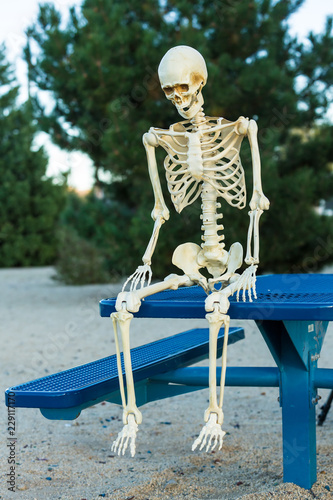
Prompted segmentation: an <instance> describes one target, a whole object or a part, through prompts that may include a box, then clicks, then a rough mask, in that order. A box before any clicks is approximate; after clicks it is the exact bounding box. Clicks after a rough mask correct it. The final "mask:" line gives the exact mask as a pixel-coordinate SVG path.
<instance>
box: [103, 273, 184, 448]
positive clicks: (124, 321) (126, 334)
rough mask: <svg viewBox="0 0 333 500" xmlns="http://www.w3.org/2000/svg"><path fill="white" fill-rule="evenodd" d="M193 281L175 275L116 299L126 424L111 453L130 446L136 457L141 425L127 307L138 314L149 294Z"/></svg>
mask: <svg viewBox="0 0 333 500" xmlns="http://www.w3.org/2000/svg"><path fill="white" fill-rule="evenodd" d="M190 282H191V280H190V279H189V278H188V277H187V276H185V275H184V276H177V275H174V276H173V277H171V278H170V279H168V280H166V281H163V282H162V283H156V284H155V285H151V286H149V287H146V288H142V289H141V290H138V291H135V292H120V294H119V295H118V298H117V303H116V308H117V312H116V313H113V314H112V315H111V318H112V322H113V327H114V332H115V342H116V352H117V368H118V377H119V387H120V395H121V399H122V404H123V423H124V427H123V429H122V431H121V432H120V433H119V434H118V436H117V438H116V440H115V441H114V442H113V444H112V448H111V449H112V451H114V452H116V453H118V455H120V454H123V455H124V453H125V451H126V449H127V447H128V446H129V447H130V453H131V455H132V456H134V455H135V440H136V434H137V431H138V424H140V423H141V422H142V415H141V412H140V411H139V409H138V407H137V406H136V399H135V389H134V380H133V372H132V362H131V353H130V323H131V320H132V318H133V314H131V313H130V312H129V311H128V310H127V309H128V305H130V307H132V308H133V310H134V311H138V310H139V307H140V300H141V299H143V298H144V297H147V296H148V295H153V294H154V293H157V292H160V291H162V290H167V289H177V288H178V287H179V286H181V285H186V284H189V283H190ZM118 328H119V331H120V335H121V339H122V346H123V353H124V365H125V374H126V389H127V401H126V397H125V390H124V381H123V375H122V368H121V358H120V347H119V338H118Z"/></svg>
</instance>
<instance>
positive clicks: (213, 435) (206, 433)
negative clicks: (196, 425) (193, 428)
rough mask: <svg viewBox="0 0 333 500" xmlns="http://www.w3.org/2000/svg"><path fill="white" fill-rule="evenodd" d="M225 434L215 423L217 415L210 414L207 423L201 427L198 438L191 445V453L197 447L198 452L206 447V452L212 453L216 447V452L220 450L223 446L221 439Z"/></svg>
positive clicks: (219, 425)
mask: <svg viewBox="0 0 333 500" xmlns="http://www.w3.org/2000/svg"><path fill="white" fill-rule="evenodd" d="M224 435H225V432H224V431H223V430H222V426H221V424H219V423H217V414H216V413H211V414H210V416H209V420H208V422H207V423H206V424H205V425H204V426H203V428H202V430H201V432H200V434H199V437H198V438H197V439H196V440H195V441H194V443H193V445H192V451H194V450H195V449H196V448H197V447H198V446H199V445H200V448H199V450H202V449H203V448H204V447H205V446H206V443H207V440H208V438H209V441H208V443H207V446H206V450H205V451H206V452H208V451H213V450H214V449H215V448H216V447H217V446H218V448H217V449H218V450H221V448H222V445H223V437H224Z"/></svg>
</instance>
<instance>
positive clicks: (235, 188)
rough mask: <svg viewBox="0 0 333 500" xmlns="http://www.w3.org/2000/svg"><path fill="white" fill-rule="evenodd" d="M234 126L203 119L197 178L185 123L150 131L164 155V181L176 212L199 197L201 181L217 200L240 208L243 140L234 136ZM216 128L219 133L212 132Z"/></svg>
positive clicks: (190, 129) (242, 203) (189, 126)
mask: <svg viewBox="0 0 333 500" xmlns="http://www.w3.org/2000/svg"><path fill="white" fill-rule="evenodd" d="M238 124H239V120H237V121H235V122H229V121H227V120H225V119H223V118H208V117H206V123H205V128H206V130H204V131H201V133H202V132H203V135H202V137H201V139H200V149H201V151H200V149H199V154H200V153H201V159H200V160H201V165H200V166H201V169H202V173H201V175H198V173H197V172H196V171H195V170H194V168H193V165H192V164H191V162H192V163H193V161H194V157H195V162H196V166H197V165H198V151H197V149H196V148H195V147H194V146H191V147H189V138H188V133H191V132H192V134H194V133H195V131H193V125H192V124H191V123H190V122H189V121H184V122H181V123H176V124H174V125H171V127H170V129H169V131H166V130H161V129H152V131H153V132H154V133H155V134H156V136H157V138H158V142H159V144H160V145H161V146H162V147H163V148H164V150H165V151H166V152H167V156H166V158H165V160H164V168H165V172H166V179H167V183H168V189H169V192H170V195H171V199H172V202H173V204H174V206H175V208H176V210H177V211H178V212H181V211H182V210H183V209H184V208H185V207H186V206H188V205H190V204H192V203H193V202H194V201H195V200H196V199H197V198H198V197H199V196H200V194H201V191H202V182H203V181H205V182H208V183H209V184H210V185H211V186H212V187H213V188H214V189H215V190H216V192H217V193H218V194H217V196H218V197H221V198H224V199H225V200H226V201H227V202H228V203H229V205H231V206H234V207H237V208H240V209H241V208H244V206H245V204H246V188H245V178H244V170H243V167H242V164H241V160H240V155H239V151H240V146H241V142H242V139H243V136H241V135H238V134H237V133H236V127H237V125H238ZM217 127H218V128H219V130H216V128H217ZM168 132H169V134H168ZM170 132H171V133H174V132H176V133H177V136H176V137H175V136H172V135H170ZM186 134H187V136H186ZM194 149H195V152H194ZM194 153H195V154H194ZM200 160H199V163H200ZM195 172H196V173H195Z"/></svg>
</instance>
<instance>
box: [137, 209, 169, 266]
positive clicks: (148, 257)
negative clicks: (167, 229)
mask: <svg viewBox="0 0 333 500" xmlns="http://www.w3.org/2000/svg"><path fill="white" fill-rule="evenodd" d="M164 222H165V220H164V219H163V217H157V219H156V220H155V224H154V229H153V234H152V235H151V238H150V240H149V243H148V245H147V248H146V251H145V253H144V256H143V257H142V262H143V263H144V264H148V266H150V265H151V258H152V255H153V253H154V250H155V247H156V243H157V240H158V235H159V232H160V228H161V226H162V224H164Z"/></svg>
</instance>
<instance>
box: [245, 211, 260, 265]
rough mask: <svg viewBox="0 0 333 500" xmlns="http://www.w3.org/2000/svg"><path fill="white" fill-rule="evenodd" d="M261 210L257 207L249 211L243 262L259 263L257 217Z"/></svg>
mask: <svg viewBox="0 0 333 500" xmlns="http://www.w3.org/2000/svg"><path fill="white" fill-rule="evenodd" d="M262 213H263V210H261V209H260V208H257V209H256V210H251V211H250V212H249V216H250V224H249V229H248V233H247V250H246V257H245V264H247V265H253V264H259V219H260V216H261V214H262ZM252 236H253V255H252Z"/></svg>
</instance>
